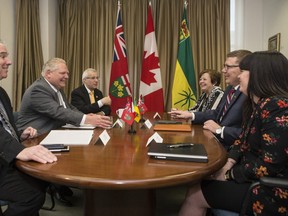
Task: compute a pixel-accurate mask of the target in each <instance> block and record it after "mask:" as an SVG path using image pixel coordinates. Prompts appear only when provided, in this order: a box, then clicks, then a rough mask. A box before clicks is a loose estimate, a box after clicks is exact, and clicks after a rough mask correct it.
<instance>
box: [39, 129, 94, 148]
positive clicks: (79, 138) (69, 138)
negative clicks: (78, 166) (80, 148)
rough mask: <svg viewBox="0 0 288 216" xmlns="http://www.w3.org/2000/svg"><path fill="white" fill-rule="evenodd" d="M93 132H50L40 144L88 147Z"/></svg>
mask: <svg viewBox="0 0 288 216" xmlns="http://www.w3.org/2000/svg"><path fill="white" fill-rule="evenodd" d="M92 136H93V130H51V131H50V133H49V134H48V135H47V136H46V137H45V138H44V139H43V140H42V142H41V143H40V144H65V145H88V144H89V143H90V141H91V138H92Z"/></svg>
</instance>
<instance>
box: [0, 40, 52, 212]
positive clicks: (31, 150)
mask: <svg viewBox="0 0 288 216" xmlns="http://www.w3.org/2000/svg"><path fill="white" fill-rule="evenodd" d="M11 64H12V62H11V61H10V59H9V58H8V51H7V48H6V45H5V44H4V43H2V42H1V41H0V80H3V79H5V78H7V76H8V68H9V66H10V65H11ZM36 135H37V130H35V129H34V128H32V127H27V128H25V129H24V130H23V131H18V129H17V128H16V125H15V122H14V118H13V111H12V105H11V102H10V99H9V97H8V95H7V93H6V91H5V90H4V89H3V88H2V87H0V152H1V153H0V179H1V180H0V200H3V201H6V202H8V207H7V209H6V210H5V212H4V215H10V216H13V215H14V216H17V215H31V216H36V215H38V212H39V210H40V208H41V207H42V205H43V203H44V201H45V191H46V187H47V185H48V184H47V183H46V182H44V181H41V180H38V179H36V178H33V177H32V176H29V175H26V174H25V173H22V172H20V171H19V170H18V169H16V168H15V161H16V159H17V160H21V161H30V160H33V161H36V162H39V163H53V162H55V161H57V157H56V156H55V155H53V154H52V153H51V152H50V151H49V150H48V149H46V148H45V147H43V146H42V145H36V146H31V147H27V148H25V146H23V145H22V144H21V142H22V141H23V140H25V139H29V138H33V137H35V136H36ZM0 208H1V207H0ZM1 215H2V214H1Z"/></svg>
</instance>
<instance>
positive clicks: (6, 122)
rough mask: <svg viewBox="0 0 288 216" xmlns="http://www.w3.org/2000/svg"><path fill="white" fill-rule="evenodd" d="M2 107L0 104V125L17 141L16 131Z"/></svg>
mask: <svg viewBox="0 0 288 216" xmlns="http://www.w3.org/2000/svg"><path fill="white" fill-rule="evenodd" d="M3 108H4V107H3ZM3 108H2V106H0V117H1V119H0V120H1V122H2V125H3V127H4V129H5V130H6V131H7V132H9V133H10V134H11V135H12V136H13V137H14V138H15V139H16V140H17V141H19V139H18V135H17V133H16V131H15V130H14V128H13V126H12V125H11V123H10V121H9V119H8V116H7V114H6V112H5V111H4V110H3Z"/></svg>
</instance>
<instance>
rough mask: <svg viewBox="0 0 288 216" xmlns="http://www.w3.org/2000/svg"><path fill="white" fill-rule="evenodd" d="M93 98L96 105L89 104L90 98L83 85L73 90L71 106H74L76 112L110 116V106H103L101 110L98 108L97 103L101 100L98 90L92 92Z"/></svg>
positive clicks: (100, 93) (101, 95) (101, 96)
mask: <svg viewBox="0 0 288 216" xmlns="http://www.w3.org/2000/svg"><path fill="white" fill-rule="evenodd" d="M94 97H95V101H96V103H94V104H91V103H90V97H89V94H88V91H87V89H86V87H85V86H84V85H82V86H80V87H78V88H76V89H74V90H73V91H72V93H71V104H72V105H73V106H75V107H76V108H77V109H78V110H80V111H82V112H83V113H85V114H88V113H97V112H101V111H102V112H104V113H105V115H110V113H111V108H110V106H107V105H104V106H102V107H101V108H100V107H99V106H98V103H97V101H98V100H100V99H102V98H103V94H102V92H101V91H100V90H99V89H95V90H94Z"/></svg>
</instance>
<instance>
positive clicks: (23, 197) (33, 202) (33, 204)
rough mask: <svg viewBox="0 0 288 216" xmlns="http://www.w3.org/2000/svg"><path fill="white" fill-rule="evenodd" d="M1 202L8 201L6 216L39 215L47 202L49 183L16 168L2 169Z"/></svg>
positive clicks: (0, 180)
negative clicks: (46, 194)
mask: <svg viewBox="0 0 288 216" xmlns="http://www.w3.org/2000/svg"><path fill="white" fill-rule="evenodd" d="M0 169H1V170H0V200H3V201H8V203H9V204H8V208H7V210H6V211H5V212H4V215H5V216H19V215H29V216H36V215H39V210H40V208H41V207H42V206H43V203H44V201H45V193H46V187H47V183H46V182H43V181H40V180H38V179H35V178H33V177H31V176H28V175H26V174H24V173H22V172H20V171H18V170H17V169H16V168H14V167H9V168H7V167H5V168H4V167H3V166H2V167H1V168H0Z"/></svg>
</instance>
